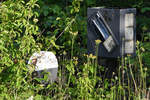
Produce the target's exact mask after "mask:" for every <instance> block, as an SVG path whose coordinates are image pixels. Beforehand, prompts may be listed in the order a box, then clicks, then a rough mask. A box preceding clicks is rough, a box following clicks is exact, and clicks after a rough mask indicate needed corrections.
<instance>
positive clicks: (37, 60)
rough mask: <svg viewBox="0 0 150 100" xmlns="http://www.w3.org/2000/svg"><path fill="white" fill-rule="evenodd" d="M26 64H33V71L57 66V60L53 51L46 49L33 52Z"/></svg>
mask: <svg viewBox="0 0 150 100" xmlns="http://www.w3.org/2000/svg"><path fill="white" fill-rule="evenodd" d="M28 64H34V65H35V71H41V70H47V69H52V68H58V61H57V58H56V56H55V55H54V53H52V52H48V51H40V52H36V53H34V54H33V55H32V56H31V58H30V59H29V62H28Z"/></svg>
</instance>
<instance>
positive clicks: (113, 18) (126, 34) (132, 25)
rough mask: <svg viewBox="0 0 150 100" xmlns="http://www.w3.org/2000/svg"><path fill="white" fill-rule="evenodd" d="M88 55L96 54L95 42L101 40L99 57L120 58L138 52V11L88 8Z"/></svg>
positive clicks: (133, 9) (132, 9) (131, 9)
mask: <svg viewBox="0 0 150 100" xmlns="http://www.w3.org/2000/svg"><path fill="white" fill-rule="evenodd" d="M87 16H88V21H87V23H88V24H87V32H88V34H87V36H88V43H87V47H88V53H89V54H90V53H92V54H95V52H96V48H95V46H96V44H95V40H97V39H100V40H102V42H101V43H100V44H99V48H98V56H99V57H104V58H118V57H122V56H126V55H127V54H130V55H131V56H135V50H136V18H135V17H136V9H135V8H129V9H113V8H100V7H95V8H88V10H87Z"/></svg>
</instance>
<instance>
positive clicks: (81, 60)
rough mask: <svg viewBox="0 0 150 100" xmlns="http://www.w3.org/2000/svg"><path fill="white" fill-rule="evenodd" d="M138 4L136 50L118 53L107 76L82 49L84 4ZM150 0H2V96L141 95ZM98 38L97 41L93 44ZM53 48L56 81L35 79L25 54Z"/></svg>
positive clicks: (95, 98) (148, 53)
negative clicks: (122, 55) (133, 54)
mask: <svg viewBox="0 0 150 100" xmlns="http://www.w3.org/2000/svg"><path fill="white" fill-rule="evenodd" d="M93 6H102V7H119V8H129V7H136V8H137V12H138V13H137V36H138V38H137V39H138V40H139V41H137V50H136V53H137V56H136V57H135V58H132V57H130V55H128V56H127V57H125V58H122V59H118V62H120V63H119V66H118V67H117V66H116V67H117V68H116V69H117V70H116V72H113V74H112V77H111V78H106V76H107V75H106V74H107V71H108V70H109V69H108V68H106V67H103V66H100V65H99V64H98V57H97V56H94V55H86V51H87V48H86V40H87V37H86V33H87V32H86V31H87V25H86V24H87V21H86V20H87V19H86V16H87V15H86V11H87V7H93ZM149 12H150V2H146V1H145V0H128V1H126V2H124V3H122V0H102V1H101V0H6V1H3V2H2V3H0V100H26V99H28V98H29V97H31V96H33V98H34V100H49V99H50V100H51V99H54V100H55V99H56V100H68V99H69V100H72V99H73V100H145V99H146V98H147V99H149V98H150V97H149V95H150V93H149V92H150V90H149V85H150V80H149V77H150V74H149V72H150V69H149V66H150V44H149V42H150V30H149V28H150V13H149ZM99 42H101V41H99V40H97V41H96V43H97V45H98V44H99ZM40 50H45V51H46V50H48V51H53V52H54V53H55V54H56V55H57V58H58V61H59V73H58V79H57V82H55V83H53V84H49V85H48V86H46V87H44V86H43V85H41V84H38V83H37V84H35V82H33V81H35V80H36V81H40V79H36V78H35V79H33V78H32V72H33V71H32V70H30V71H29V70H28V68H27V62H28V60H29V57H30V56H31V55H32V54H33V53H34V52H36V51H40Z"/></svg>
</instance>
